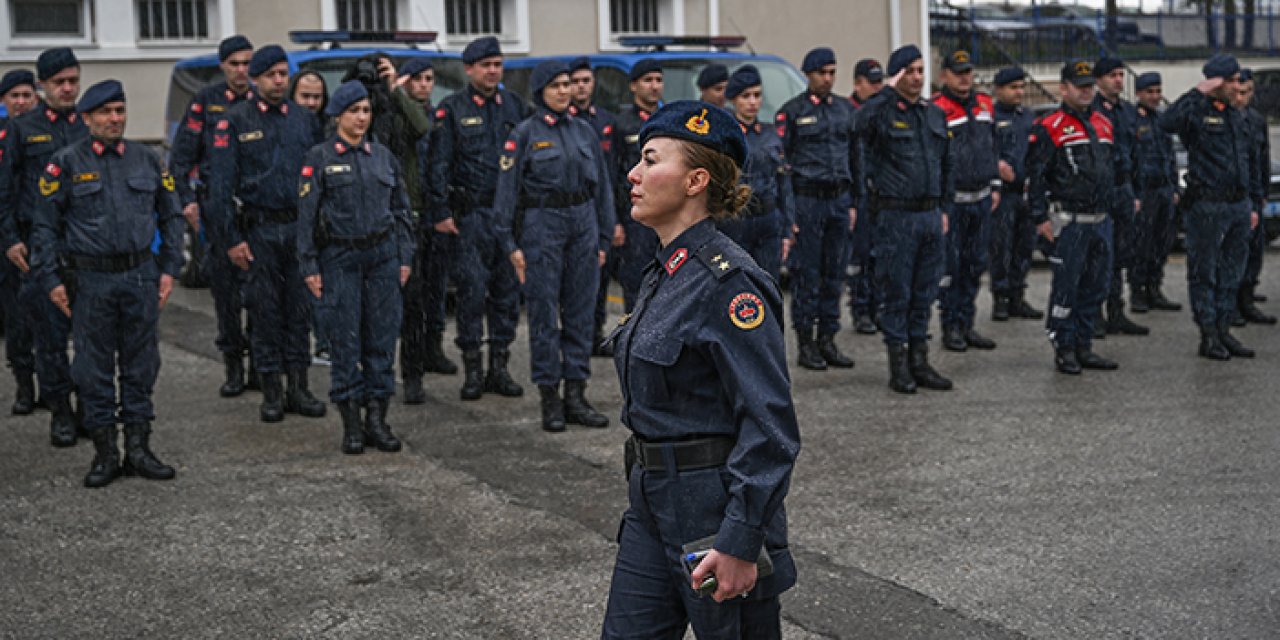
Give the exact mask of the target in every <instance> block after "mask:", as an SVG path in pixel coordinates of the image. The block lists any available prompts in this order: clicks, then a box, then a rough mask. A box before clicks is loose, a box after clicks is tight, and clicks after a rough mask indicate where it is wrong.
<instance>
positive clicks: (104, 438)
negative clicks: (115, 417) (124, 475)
mask: <svg viewBox="0 0 1280 640" xmlns="http://www.w3.org/2000/svg"><path fill="white" fill-rule="evenodd" d="M89 437H90V438H92V439H93V450H94V455H93V464H92V465H91V466H90V467H89V473H87V474H85V476H84V486H86V487H89V488H90V489H97V488H100V487H105V486H107V485H109V484H111V483H112V482H113V481H115V479H116V478H119V477H120V450H119V449H117V448H116V426H115V425H111V426H109V427H104V428H102V429H97V430H94V431H90V432H89Z"/></svg>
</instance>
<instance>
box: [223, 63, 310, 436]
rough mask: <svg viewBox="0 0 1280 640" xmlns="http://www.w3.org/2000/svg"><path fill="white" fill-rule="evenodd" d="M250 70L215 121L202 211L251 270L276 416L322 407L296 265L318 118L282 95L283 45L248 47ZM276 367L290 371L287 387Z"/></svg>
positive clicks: (271, 410) (262, 361)
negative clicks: (245, 93)
mask: <svg viewBox="0 0 1280 640" xmlns="http://www.w3.org/2000/svg"><path fill="white" fill-rule="evenodd" d="M249 76H250V77H251V78H253V81H254V84H255V85H256V86H257V94H258V95H257V96H256V97H254V98H253V99H251V100H245V101H242V102H240V103H239V104H237V105H235V106H234V107H232V108H231V109H230V110H229V111H228V116H227V119H226V120H224V121H222V122H219V123H218V124H217V125H216V126H215V127H214V131H213V139H212V152H211V159H210V167H209V202H208V204H209V210H208V211H207V212H206V213H207V214H208V216H207V219H208V223H209V226H210V227H211V228H213V229H216V232H215V234H214V237H215V238H219V239H221V240H220V242H221V243H222V244H223V246H226V247H227V251H226V253H227V256H228V257H229V258H230V259H231V261H232V262H233V263H235V265H236V266H237V267H238V268H240V269H241V270H242V271H246V272H248V274H249V281H248V295H249V298H250V299H249V302H248V304H246V306H247V307H248V308H249V316H250V318H251V319H252V322H253V334H252V336H251V338H250V340H251V343H252V348H253V360H254V366H256V367H257V370H258V375H259V378H260V379H261V383H262V406H261V408H260V411H259V413H260V417H261V418H262V421H263V422H279V421H281V420H283V419H284V414H285V413H297V414H299V415H303V416H306V417H310V418H318V417H321V416H323V415H324V413H325V406H324V403H323V402H320V401H319V400H317V399H316V398H315V396H313V395H311V391H310V390H309V389H308V383H307V368H308V367H309V366H310V365H311V353H310V351H311V350H310V341H311V331H310V317H311V313H310V310H311V301H310V300H309V299H308V297H307V292H306V288H305V286H304V285H303V283H302V276H301V275H300V274H299V272H298V256H297V243H296V240H295V237H296V235H297V231H298V192H297V187H298V183H297V176H298V173H299V171H301V169H302V159H303V157H304V156H305V155H306V153H307V151H308V150H309V149H311V147H313V146H315V144H316V143H318V142H319V138H320V127H319V124H320V123H319V121H318V120H317V119H316V117H315V114H313V113H311V112H310V111H307V110H306V109H304V108H302V107H301V106H298V104H297V103H295V102H293V101H292V100H289V99H288V98H286V97H285V90H286V89H287V87H288V84H289V61H288V59H287V58H286V56H285V52H284V49H282V48H280V47H279V46H277V45H269V46H266V47H263V48H261V49H259V50H257V51H256V52H254V54H253V57H252V59H251V60H250V62H249ZM237 201H238V203H239V207H238V208H239V211H238V212H237ZM281 373H284V374H285V375H286V377H287V378H288V390H287V391H285V389H284V387H283V384H282V381H281V379H280V376H281Z"/></svg>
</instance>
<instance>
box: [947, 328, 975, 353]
mask: <svg viewBox="0 0 1280 640" xmlns="http://www.w3.org/2000/svg"><path fill="white" fill-rule="evenodd" d="M942 348H944V349H946V350H947V351H968V350H969V343H968V342H966V341H965V339H964V329H961V328H960V327H959V326H958V325H953V326H950V327H943V328H942Z"/></svg>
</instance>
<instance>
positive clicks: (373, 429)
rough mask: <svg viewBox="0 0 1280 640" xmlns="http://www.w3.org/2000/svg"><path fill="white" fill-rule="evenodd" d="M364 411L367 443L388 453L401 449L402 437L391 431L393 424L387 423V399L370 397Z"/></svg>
mask: <svg viewBox="0 0 1280 640" xmlns="http://www.w3.org/2000/svg"><path fill="white" fill-rule="evenodd" d="M364 411H365V413H364V439H365V444H371V445H373V446H375V447H377V448H378V451H386V452H387V453H395V452H397V451H399V450H400V439H399V438H397V437H396V436H395V434H393V433H391V425H389V424H387V399H386V398H369V402H368V403H367V406H366V407H365V410H364Z"/></svg>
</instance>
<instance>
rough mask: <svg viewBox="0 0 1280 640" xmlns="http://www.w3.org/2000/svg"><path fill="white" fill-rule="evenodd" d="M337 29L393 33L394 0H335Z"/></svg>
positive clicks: (395, 25) (396, 24)
mask: <svg viewBox="0 0 1280 640" xmlns="http://www.w3.org/2000/svg"><path fill="white" fill-rule="evenodd" d="M337 5H338V6H337V9H338V16H337V17H338V28H339V29H349V30H351V31H395V30H396V29H398V28H399V26H398V25H399V20H398V19H397V7H396V0H337Z"/></svg>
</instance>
